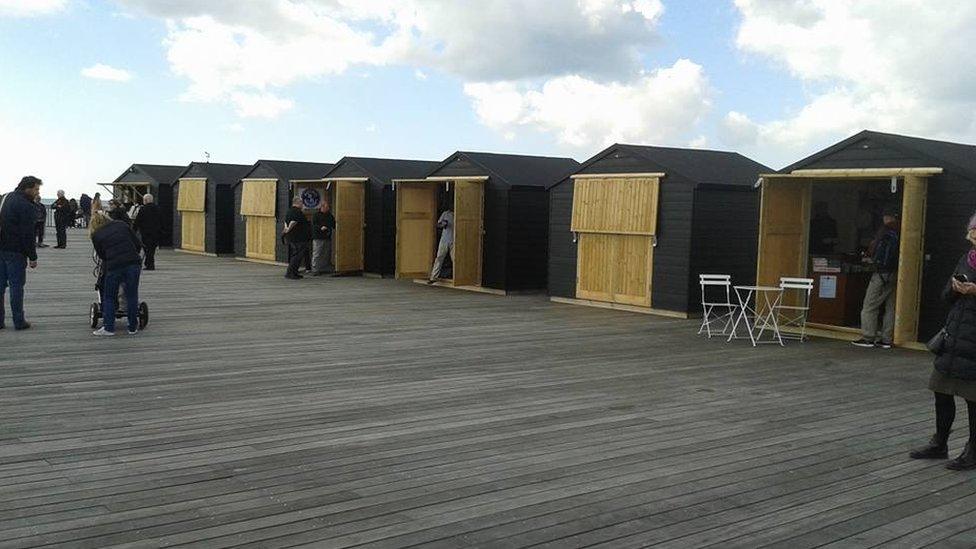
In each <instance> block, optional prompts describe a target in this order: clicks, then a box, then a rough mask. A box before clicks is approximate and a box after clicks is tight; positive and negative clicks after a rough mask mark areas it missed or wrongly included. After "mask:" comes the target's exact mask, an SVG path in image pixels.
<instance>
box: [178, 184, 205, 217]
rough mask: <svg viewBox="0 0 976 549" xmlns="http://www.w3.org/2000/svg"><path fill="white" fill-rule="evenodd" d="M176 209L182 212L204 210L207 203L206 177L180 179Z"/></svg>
mask: <svg viewBox="0 0 976 549" xmlns="http://www.w3.org/2000/svg"><path fill="white" fill-rule="evenodd" d="M177 192H178V193H179V199H178V202H177V203H176V209H177V210H179V211H181V212H202V211H204V210H205V209H206V204H207V180H206V179H180V186H179V190H178V191H177Z"/></svg>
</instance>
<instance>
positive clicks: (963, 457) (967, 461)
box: [946, 442, 976, 471]
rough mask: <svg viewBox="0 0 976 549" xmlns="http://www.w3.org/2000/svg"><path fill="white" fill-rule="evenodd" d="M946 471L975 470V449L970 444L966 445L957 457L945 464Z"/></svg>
mask: <svg viewBox="0 0 976 549" xmlns="http://www.w3.org/2000/svg"><path fill="white" fill-rule="evenodd" d="M946 469H952V470H953V471H968V470H970V469H976V447H974V445H973V443H972V442H967V443H966V449H965V450H963V451H962V453H961V454H959V457H957V458H956V459H954V460H952V461H950V462H949V463H946Z"/></svg>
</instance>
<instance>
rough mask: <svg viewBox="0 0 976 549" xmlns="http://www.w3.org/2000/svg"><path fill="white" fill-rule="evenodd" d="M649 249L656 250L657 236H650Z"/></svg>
mask: <svg viewBox="0 0 976 549" xmlns="http://www.w3.org/2000/svg"><path fill="white" fill-rule="evenodd" d="M651 247H652V248H657V235H656V234H652V235H651Z"/></svg>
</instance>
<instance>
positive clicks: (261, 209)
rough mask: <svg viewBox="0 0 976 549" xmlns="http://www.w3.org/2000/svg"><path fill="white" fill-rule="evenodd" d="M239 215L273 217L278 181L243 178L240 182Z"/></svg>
mask: <svg viewBox="0 0 976 549" xmlns="http://www.w3.org/2000/svg"><path fill="white" fill-rule="evenodd" d="M241 185H243V187H242V188H241V215H246V216H261V217H274V216H275V203H276V202H277V200H276V198H277V194H278V193H277V190H278V181H277V180H275V179H245V180H243V181H242V182H241Z"/></svg>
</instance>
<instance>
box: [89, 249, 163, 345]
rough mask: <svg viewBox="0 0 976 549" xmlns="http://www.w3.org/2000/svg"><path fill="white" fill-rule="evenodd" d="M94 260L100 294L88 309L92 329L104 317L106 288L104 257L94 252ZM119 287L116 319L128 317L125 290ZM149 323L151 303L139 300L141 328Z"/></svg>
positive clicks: (97, 287) (97, 290) (96, 289)
mask: <svg viewBox="0 0 976 549" xmlns="http://www.w3.org/2000/svg"><path fill="white" fill-rule="evenodd" d="M92 261H93V262H94V263H95V268H94V269H92V275H93V276H94V277H95V293H96V295H97V296H98V299H97V300H96V301H93V302H92V304H91V307H90V308H89V310H88V316H89V319H90V320H91V327H92V329H96V328H98V321H100V320H101V319H102V290H103V289H104V288H105V269H104V268H103V265H102V258H100V257H98V255H97V254H95V253H92ZM121 290H122V289H121V288H119V295H117V296H115V318H116V320H118V319H121V318H126V316H127V313H126V311H127V309H128V308H127V307H126V303H125V292H123V291H121ZM148 325H149V305H147V304H146V302H145V301H140V302H139V329H140V330H142V329H145V327H146V326H148Z"/></svg>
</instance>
